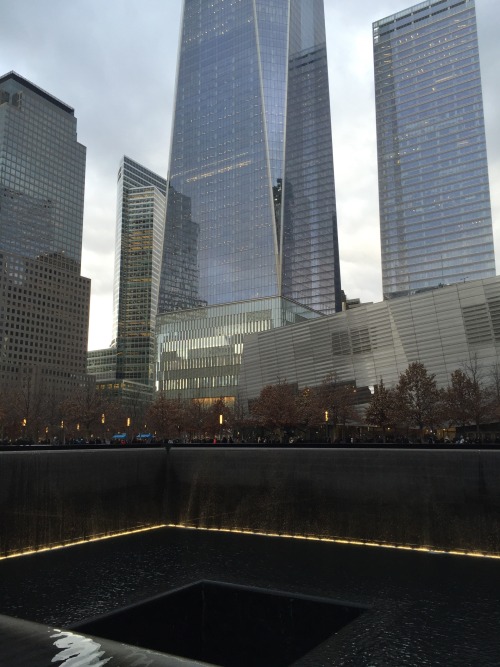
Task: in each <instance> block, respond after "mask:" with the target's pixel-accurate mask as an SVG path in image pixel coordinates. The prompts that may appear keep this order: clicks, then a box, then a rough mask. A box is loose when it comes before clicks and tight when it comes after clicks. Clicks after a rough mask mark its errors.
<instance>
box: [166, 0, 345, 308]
mask: <svg viewBox="0 0 500 667" xmlns="http://www.w3.org/2000/svg"><path fill="white" fill-rule="evenodd" d="M340 294H341V290H340V274H339V257H338V242H337V220H336V209H335V191H334V176H333V158H332V140H331V119H330V100H329V92H328V72H327V58H326V43H325V23H324V10H323V0H240V1H238V2H234V1H228V0H185V2H184V11H183V22H182V32H181V45H180V55H179V64H178V77H177V94H176V106H175V120H174V125H173V133H172V148H171V162H170V176H169V191H168V200H167V218H166V229H165V243H164V253H163V264H162V277H161V288H160V304H159V308H160V312H169V311H172V310H179V309H189V308H196V307H200V306H211V305H215V304H224V303H232V302H236V301H238V302H241V301H246V300H249V299H260V298H267V297H276V296H278V297H285V298H288V299H291V300H294V301H297V302H299V303H301V304H303V305H304V306H306V307H308V308H313V309H316V310H318V311H321V312H324V313H331V312H335V311H336V310H340V309H341V298H340Z"/></svg>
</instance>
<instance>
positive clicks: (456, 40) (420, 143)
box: [373, 0, 495, 297]
mask: <svg viewBox="0 0 500 667" xmlns="http://www.w3.org/2000/svg"><path fill="white" fill-rule="evenodd" d="M373 37H374V56H375V94H376V113H377V142H378V170H379V197H380V229H381V246H382V274H383V292H384V296H385V297H392V296H395V295H398V294H406V293H411V292H415V291H418V290H421V289H426V288H430V287H433V286H436V285H439V284H449V283H454V282H458V281H461V280H472V279H476V278H485V277H490V276H494V275H495V259H494V248H493V235H492V221H491V207H490V194H489V182H488V165H487V157H486V142H485V131H484V119H483V103H482V92H481V77H480V70H479V54H478V40H477V30H476V15H475V4H474V0H461V1H460V0H459V1H457V0H427V1H426V2H422V3H420V4H418V5H415V6H413V7H410V8H409V9H407V10H404V11H401V12H398V13H397V14H394V15H392V16H389V17H387V18H385V19H383V20H381V21H378V22H376V23H374V25H373Z"/></svg>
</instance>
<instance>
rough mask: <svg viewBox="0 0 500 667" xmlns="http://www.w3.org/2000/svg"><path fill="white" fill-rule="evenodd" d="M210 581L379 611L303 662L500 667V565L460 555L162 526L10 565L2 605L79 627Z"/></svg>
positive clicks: (1, 581)
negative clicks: (133, 606)
mask: <svg viewBox="0 0 500 667" xmlns="http://www.w3.org/2000/svg"><path fill="white" fill-rule="evenodd" d="M201 580H209V581H218V582H224V583H229V584H238V585H244V586H254V587H259V588H261V589H267V590H273V591H276V590H277V591H281V592H290V593H294V594H299V595H308V596H320V597H322V598H328V599H332V600H335V601H337V602H339V603H341V604H342V603H347V604H349V603H353V604H356V605H360V606H364V607H368V608H369V609H368V611H366V612H365V613H363V614H362V615H361V616H360V617H359V618H357V619H356V620H355V621H353V622H352V623H351V624H349V625H348V626H346V627H345V628H344V629H343V630H340V631H339V632H338V633H337V634H334V635H332V636H331V637H330V638H329V639H327V640H326V641H325V642H323V643H322V644H321V645H320V646H319V647H318V648H316V649H314V650H313V651H312V652H310V653H309V654H308V655H307V656H305V657H303V658H301V659H300V660H299V661H297V662H296V663H295V664H297V665H308V666H314V667H320V666H322V665H339V666H340V665H345V666H352V667H354V666H356V667H360V666H367V667H368V666H370V667H374V666H380V667H383V666H392V665H398V666H407V665H408V666H410V665H412V666H415V667H416V666H419V667H420V666H421V665H488V666H494V665H495V666H498V665H500V604H499V602H500V600H499V597H500V561H496V560H486V559H477V558H470V557H461V556H443V555H436V554H429V553H419V552H397V551H392V550H386V549H377V548H371V547H354V546H348V545H337V544H332V543H322V542H311V541H305V540H293V539H284V538H273V537H263V536H252V535H241V534H228V533H216V532H206V531H195V530H182V529H175V528H170V529H160V530H157V531H153V532H150V533H144V534H138V535H133V536H128V537H121V538H115V539H112V540H107V541H104V542H98V543H93V544H88V545H82V546H76V547H70V548H67V549H64V550H60V551H54V552H49V553H43V554H38V555H34V556H26V557H22V558H18V559H12V560H5V561H2V562H0V612H1V613H3V614H7V615H11V616H17V617H19V618H25V619H30V620H33V621H37V622H41V623H45V624H49V625H53V626H56V627H59V628H70V627H72V626H74V625H78V624H80V623H82V622H83V621H85V620H86V619H92V618H94V617H96V616H99V615H101V614H105V613H108V612H110V611H112V610H115V609H118V608H120V607H123V606H126V605H130V604H134V603H136V602H138V601H141V600H144V599H146V598H149V597H152V596H154V595H158V594H159V593H162V592H166V591H168V590H172V589H175V588H179V587H181V586H186V585H188V584H192V583H195V582H197V581H201ZM1 655H2V654H1V651H0V658H1ZM0 664H4V663H2V661H1V660H0ZM33 664H36V663H33ZM88 664H89V665H90V664H93V663H88ZM111 664H113V663H111ZM151 664H153V663H151ZM256 667H264V665H258V666H257V665H256ZM269 667H271V665H270V666H269Z"/></svg>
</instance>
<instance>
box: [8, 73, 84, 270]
mask: <svg viewBox="0 0 500 667" xmlns="http://www.w3.org/2000/svg"><path fill="white" fill-rule="evenodd" d="M85 154H86V149H85V146H82V144H79V143H78V141H77V135H76V118H75V115H74V110H73V109H72V108H71V107H69V106H68V105H67V104H64V103H63V102H61V101H60V100H58V99H56V98H55V97H53V96H52V95H49V94H48V93H46V92H45V91H43V90H42V89H40V88H38V87H37V86H35V85H34V84H32V83H31V82H30V81H27V80H26V79H24V78H23V77H21V76H19V75H18V74H16V73H15V72H10V73H9V74H5V75H4V76H1V77H0V248H2V249H3V250H5V251H8V252H14V253H19V254H21V255H23V256H25V257H31V258H35V257H37V256H38V255H41V254H43V253H50V254H54V253H58V254H61V255H64V256H65V257H66V258H68V259H71V260H74V261H75V262H77V264H78V266H80V263H81V254H82V230H83V197H84V190H85Z"/></svg>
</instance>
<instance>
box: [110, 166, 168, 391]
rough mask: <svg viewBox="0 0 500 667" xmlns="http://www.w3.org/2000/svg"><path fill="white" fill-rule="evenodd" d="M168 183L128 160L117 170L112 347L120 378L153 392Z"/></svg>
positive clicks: (117, 373)
mask: <svg viewBox="0 0 500 667" xmlns="http://www.w3.org/2000/svg"><path fill="white" fill-rule="evenodd" d="M166 192H167V182H166V180H165V179H164V178H161V176H158V175H157V174H155V173H153V172H152V171H150V170H149V169H146V168H145V167H143V166H142V165H140V164H138V163H137V162H134V161H133V160H131V159H130V158H128V157H124V158H123V159H122V161H121V164H120V168H119V170H118V202H117V219H116V220H117V222H116V251H115V276H114V289H113V342H112V345H113V346H115V347H116V378H117V379H124V380H131V381H133V382H138V383H141V384H145V385H149V386H151V387H152V386H153V383H154V364H155V349H156V345H155V325H156V312H157V309H158V290H159V284H160V268H161V256H162V248H163V233H164V227H165V198H166Z"/></svg>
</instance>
